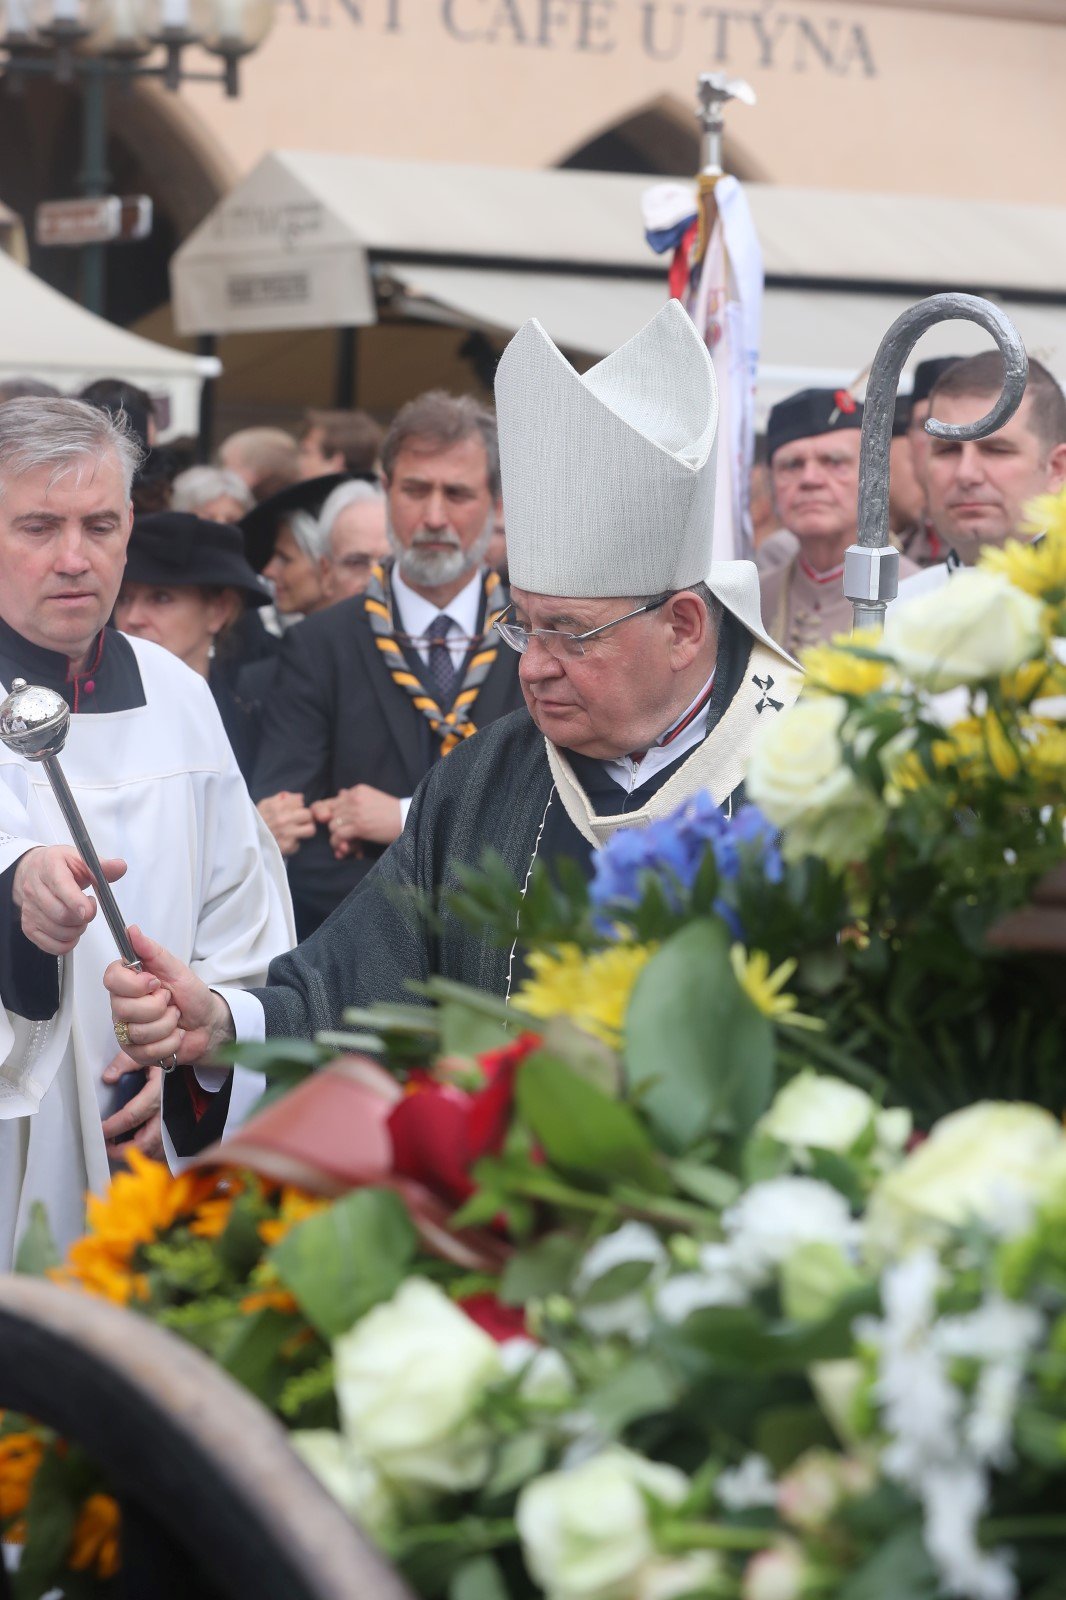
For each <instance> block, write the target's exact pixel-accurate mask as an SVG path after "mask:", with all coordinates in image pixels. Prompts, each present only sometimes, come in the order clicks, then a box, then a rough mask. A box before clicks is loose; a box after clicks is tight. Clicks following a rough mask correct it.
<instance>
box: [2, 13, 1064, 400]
mask: <svg viewBox="0 0 1066 1600" xmlns="http://www.w3.org/2000/svg"><path fill="white" fill-rule="evenodd" d="M189 64H190V65H194V63H193V62H192V61H191V60H190V63H189ZM195 65H202V66H207V65H209V62H208V58H206V57H204V58H203V61H202V62H197V63H195ZM708 70H718V71H724V72H727V73H729V74H731V75H734V76H738V77H742V78H745V79H746V80H747V81H748V82H749V83H750V84H751V86H752V87H753V88H754V90H755V92H756V95H757V97H758V103H757V105H756V106H754V107H748V106H744V105H733V106H731V107H730V108H729V115H728V123H727V135H726V141H725V154H726V161H725V164H726V166H727V169H729V170H731V171H733V172H735V173H737V174H738V175H739V176H740V177H741V178H744V179H747V180H750V181H752V182H753V183H757V184H765V185H775V186H781V187H784V188H790V187H796V188H817V189H830V190H838V191H859V192H862V193H865V194H885V195H914V196H924V197H945V198H953V199H956V200H974V201H984V202H987V201H1004V202H1008V201H1009V202H1021V203H1028V204H1035V205H1042V206H1060V205H1063V204H1064V203H1066V195H1064V184H1063V178H1062V163H1061V151H1062V149H1063V147H1064V144H1066V96H1064V95H1063V93H1062V84H1063V83H1064V82H1066V0H910V3H907V0H900V3H895V4H893V3H888V0H852V3H848V4H837V3H835V0H277V19H276V23H275V26H274V28H273V31H272V33H271V34H270V36H269V38H268V39H267V41H266V43H265V44H264V45H263V46H262V47H261V48H260V49H259V50H258V51H257V52H256V53H255V54H254V55H253V56H252V57H250V58H249V59H248V60H247V61H246V62H245V63H244V64H243V67H242V75H241V92H240V95H239V97H237V98H236V99H226V98H225V97H224V96H223V94H222V92H221V90H220V88H218V87H217V86H215V85H211V84H199V83H192V84H186V85H185V86H183V88H182V90H181V92H180V93H179V94H176V95H174V94H168V93H166V92H165V91H164V90H163V89H162V88H159V87H157V86H156V85H154V84H151V85H148V86H144V85H140V86H138V87H137V88H136V89H135V90H134V91H133V92H132V93H131V94H127V95H123V96H119V95H114V96H113V97H112V99H111V103H110V108H109V144H108V157H109V164H110V166H111V168H112V174H113V183H114V188H115V190H116V191H117V192H122V193H135V192H143V193H146V194H149V195H151V197H152V198H153V201H154V203H155V210H156V226H155V230H154V233H153V236H152V238H151V239H149V240H147V241H145V242H144V243H143V244H137V245H127V246H119V247H114V248H112V249H110V250H109V252H108V256H109V262H108V282H109V297H108V314H109V315H110V316H111V317H112V318H113V319H114V320H116V321H121V322H124V323H132V324H134V325H136V326H137V327H139V328H141V329H142V330H143V331H145V332H148V333H151V334H153V335H154V336H156V337H162V338H164V339H173V338H174V333H173V325H172V322H171V320H170V316H169V310H168V308H167V305H166V302H167V300H168V293H169V291H168V280H167V269H168V265H169V263H170V260H171V258H172V256H173V253H174V251H175V249H176V248H177V247H178V246H179V245H180V244H181V242H182V240H184V239H185V238H186V237H187V236H188V235H189V234H190V232H191V231H192V230H193V229H194V228H196V227H197V225H198V224H199V223H200V222H201V221H202V219H203V218H204V217H205V216H206V215H207V214H208V213H209V212H210V211H211V209H212V207H214V206H215V205H216V204H217V203H218V202H219V201H220V200H221V199H222V197H223V196H224V195H226V194H227V193H229V192H230V191H231V190H232V188H233V187H234V186H235V185H236V184H237V183H238V182H240V181H241V180H242V179H243V178H244V177H245V176H246V175H247V174H248V173H249V172H250V171H251V170H252V169H253V168H254V167H255V166H256V165H257V163H259V162H260V161H261V160H262V159H263V157H265V156H266V155H268V154H269V153H270V152H271V151H276V150H291V151H309V152H322V153H333V154H349V155H357V156H364V157H388V158H392V159H398V160H404V161H411V162H420V163H425V162H430V163H432V162H444V163H475V164H481V165H492V166H498V167H512V168H523V169H537V168H550V167H574V168H591V169H598V170H603V171H609V172H611V171H613V172H630V173H645V174H688V173H691V172H692V171H693V170H694V169H695V167H696V165H697V161H698V149H699V145H698V137H697V130H696V119H695V112H694V98H695V96H694V91H695V80H696V77H697V75H698V73H700V72H701V71H708ZM77 112H78V108H77V100H76V91H75V90H73V89H72V88H64V87H61V86H57V85H52V84H45V83H39V84H38V83H33V84H30V85H29V86H28V90H27V92H26V93H24V94H23V95H21V96H19V97H15V96H10V95H0V201H3V202H6V204H7V205H8V206H10V207H11V208H12V209H13V210H14V211H16V212H17V213H19V214H20V215H21V216H22V217H23V218H24V219H27V220H28V219H29V218H30V217H31V215H32V211H33V207H34V206H35V204H36V203H37V202H38V201H39V200H42V199H46V198H56V197H59V196H62V195H64V194H72V193H75V192H76V174H77V151H78V136H77ZM417 203H418V197H417V195H414V196H412V205H414V206H417ZM634 230H635V232H636V233H637V234H638V235H639V218H636V217H635V218H634ZM975 254H976V252H975ZM33 265H34V268H35V270H36V271H37V272H39V273H40V274H41V275H42V276H44V277H46V278H48V279H49V280H50V281H51V282H52V283H54V284H55V285H56V286H57V287H60V288H63V289H65V290H66V291H67V292H71V293H73V292H75V291H76V284H77V277H76V261H75V260H74V258H73V256H72V253H71V252H65V253H63V252H59V251H54V250H53V251H41V250H37V249H35V250H34V251H33ZM1056 271H1057V269H1054V270H1052V271H1051V278H1052V281H1053V282H1061V284H1062V287H1063V299H1064V301H1066V261H1063V263H1062V270H1061V275H1060V276H1059V277H1057V278H1056V276H1055V272H1056ZM971 281H972V282H976V283H980V282H985V281H987V280H986V279H985V278H984V276H983V274H982V272H981V269H980V262H976V261H975V271H974V274H973V277H972V280H971ZM467 332H468V330H467ZM421 337H422V345H421V347H420V348H421V350H422V352H423V354H424V355H425V357H426V360H425V361H423V360H422V358H421V356H416V357H415V358H412V354H411V347H410V343H409V341H408V340H406V339H405V338H403V337H401V335H400V332H399V331H398V330H397V329H396V328H395V327H390V326H388V325H387V322H386V324H385V325H383V326H380V327H374V328H370V329H367V330H365V331H364V332H363V334H361V336H360V352H359V363H358V373H357V376H356V392H357V393H358V395H359V398H360V399H362V400H364V401H366V402H367V403H371V404H375V405H376V406H377V407H378V409H388V408H389V407H390V406H391V405H393V404H395V403H396V402H397V399H398V398H402V397H403V392H404V390H405V388H407V387H408V386H409V385H410V384H412V383H417V382H419V381H421V374H422V373H423V372H424V371H425V370H430V371H431V372H433V373H434V374H435V375H437V376H438V377H439V380H440V381H444V382H448V383H452V384H454V385H456V386H459V385H462V384H463V383H466V384H468V385H471V384H472V385H473V386H479V385H480V386H483V385H481V381H480V379H479V378H478V376H477V373H478V362H477V361H476V360H473V359H472V358H471V357H470V354H469V351H468V352H467V354H466V356H465V357H464V356H461V351H462V349H463V346H464V342H465V340H466V338H467V333H465V332H464V331H463V330H458V331H456V330H455V329H449V328H440V327H438V328H432V329H429V328H427V329H425V330H424V331H423V333H422V335H421ZM335 345H336V341H335V340H334V338H333V333H332V331H331V330H329V329H322V330H307V329H304V330H302V331H300V332H296V333H293V334H290V335H284V334H281V333H274V334H270V335H268V336H266V339H265V341H264V340H263V339H261V338H260V339H254V338H252V337H251V336H245V335H240V334H239V335H234V336H231V337H230V338H228V339H226V340H224V341H223V343H222V346H221V348H220V350H219V353H220V355H221V356H222V359H223V363H224V366H225V369H226V376H225V378H224V380H223V384H222V389H221V400H222V404H223V407H224V410H225V411H226V414H227V418H228V417H229V416H230V415H231V416H232V417H233V418H234V419H238V420H253V419H256V418H262V419H264V420H265V419H267V418H268V417H274V416H281V415H282V414H283V413H284V412H285V410H286V408H287V407H291V406H292V405H297V406H298V405H302V404H314V403H318V404H320V403H324V402H328V401H329V400H330V398H331V395H332V393H333V392H334V390H335V387H336V385H335V371H336V361H337V350H336V348H335ZM870 353H871V354H872V351H871V352H870ZM475 354H476V352H475ZM489 354H490V355H491V351H490V352H489ZM427 363H428V368H427ZM481 365H482V368H484V361H482V363H481ZM227 408H228V409H227Z"/></svg>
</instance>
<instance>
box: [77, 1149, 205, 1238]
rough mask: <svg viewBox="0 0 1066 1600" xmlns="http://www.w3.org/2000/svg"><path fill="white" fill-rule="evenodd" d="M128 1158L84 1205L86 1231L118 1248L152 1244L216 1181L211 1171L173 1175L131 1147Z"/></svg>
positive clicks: (189, 1211) (190, 1211)
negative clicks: (122, 1168)
mask: <svg viewBox="0 0 1066 1600" xmlns="http://www.w3.org/2000/svg"><path fill="white" fill-rule="evenodd" d="M129 1163H130V1171H129V1172H120V1173H118V1174H117V1176H116V1177H115V1178H113V1179H112V1182H111V1184H110V1187H109V1188H108V1190H107V1192H106V1193H105V1194H102V1195H90V1196H89V1200H88V1204H87V1206H86V1213H87V1216H88V1222H89V1231H90V1233H92V1234H95V1235H96V1237H97V1238H99V1239H103V1240H106V1241H107V1242H108V1243H109V1244H112V1245H115V1246H117V1247H118V1248H120V1249H123V1248H127V1249H129V1250H131V1251H132V1250H134V1249H136V1247H137V1246H138V1245H142V1244H151V1243H152V1242H153V1240H155V1239H157V1238H158V1237H159V1235H160V1234H162V1233H166V1232H167V1231H168V1229H170V1228H172V1227H173V1226H174V1224H175V1223H176V1222H178V1221H179V1220H180V1219H181V1218H183V1217H189V1216H192V1214H193V1212H195V1211H196V1209H197V1207H198V1206H199V1205H201V1204H202V1203H203V1201H204V1200H207V1199H209V1198H210V1197H211V1196H213V1195H214V1194H215V1192H216V1191H217V1189H218V1186H219V1182H220V1179H219V1176H218V1174H217V1173H215V1172H206V1173H205V1172H182V1173H179V1174H178V1175H177V1176H174V1175H173V1174H172V1173H171V1172H170V1171H169V1170H168V1168H167V1167H166V1166H164V1164H163V1163H162V1162H161V1161H151V1160H149V1158H148V1157H147V1156H145V1155H142V1154H141V1152H140V1151H139V1150H136V1149H133V1150H131V1151H130V1152H129Z"/></svg>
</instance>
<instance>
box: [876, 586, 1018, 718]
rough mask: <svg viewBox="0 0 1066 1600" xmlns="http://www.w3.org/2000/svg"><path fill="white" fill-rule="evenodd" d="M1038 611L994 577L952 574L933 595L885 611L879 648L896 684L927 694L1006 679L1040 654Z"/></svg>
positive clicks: (1011, 587)
mask: <svg viewBox="0 0 1066 1600" xmlns="http://www.w3.org/2000/svg"><path fill="white" fill-rule="evenodd" d="M1042 618H1043V607H1042V605H1041V603H1040V601H1039V600H1037V599H1036V598H1035V597H1034V596H1033V595H1030V594H1026V593H1025V592H1024V591H1023V590H1021V589H1016V588H1015V587H1014V585H1013V584H1012V583H1010V582H1009V581H1008V579H1006V578H1004V577H1001V576H1000V575H999V574H998V573H994V572H985V571H984V570H983V569H981V568H979V567H975V568H973V569H972V570H969V571H966V572H958V573H956V574H955V576H954V578H952V580H951V582H950V583H949V584H947V585H946V587H945V588H943V589H938V590H937V591H936V592H935V594H927V595H922V596H921V598H920V599H918V600H912V601H909V602H908V604H907V605H905V606H899V607H896V606H889V608H888V618H887V621H886V624H885V643H886V645H887V646H888V650H889V652H890V654H891V656H892V659H893V660H894V661H895V662H896V664H897V665H898V667H899V668H900V671H901V672H902V674H903V676H904V677H906V678H909V679H910V680H911V681H912V682H913V683H916V684H920V685H922V686H923V687H925V688H928V689H932V690H934V691H941V690H944V689H955V688H959V687H961V686H963V685H965V684H974V683H980V682H981V681H982V679H985V678H997V677H999V676H1000V674H1001V673H1004V672H1013V671H1014V669H1015V668H1016V667H1020V666H1021V664H1022V662H1023V661H1029V660H1030V659H1031V658H1032V657H1033V656H1036V655H1040V654H1041V653H1042V652H1043V649H1044V631H1043V627H1042V625H1041V623H1042Z"/></svg>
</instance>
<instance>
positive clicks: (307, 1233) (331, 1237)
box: [268, 1189, 415, 1339]
mask: <svg viewBox="0 0 1066 1600" xmlns="http://www.w3.org/2000/svg"><path fill="white" fill-rule="evenodd" d="M414 1252H415V1231H414V1228H413V1227H412V1226H411V1221H410V1218H409V1217H408V1215H407V1212H406V1210H405V1209H404V1206H403V1203H402V1201H401V1200H400V1199H399V1198H398V1196H396V1195H395V1194H393V1193H391V1191H389V1190H386V1189H357V1190H355V1192H354V1193H352V1194H349V1195H345V1196H344V1198H343V1199H342V1200H338V1201H337V1203H336V1204H335V1205H332V1206H330V1207H329V1209H328V1210H326V1211H320V1212H318V1213H317V1214H316V1215H315V1216H312V1217H309V1218H308V1219H307V1220H306V1221H305V1222H301V1223H299V1224H298V1225H297V1226H296V1227H294V1228H292V1229H290V1231H289V1232H288V1233H287V1234H286V1235H285V1237H284V1239H282V1240H281V1242H280V1243H279V1244H276V1245H275V1246H274V1248H273V1250H271V1252H270V1255H269V1257H268V1260H269V1261H270V1263H271V1265H272V1266H273V1268H274V1270H275V1271H276V1273H277V1275H278V1277H279V1278H280V1279H281V1281H282V1283H284V1284H285V1286H286V1287H287V1288H288V1289H290V1290H291V1291H292V1293H293V1294H294V1295H295V1296H296V1299H297V1301H298V1302H299V1305H300V1308H301V1310H302V1311H303V1312H304V1314H305V1316H306V1317H307V1319H308V1321H309V1322H310V1323H311V1325H312V1327H314V1328H316V1329H317V1330H318V1332H319V1333H320V1334H321V1335H322V1336H323V1338H325V1339H332V1338H335V1337H336V1335H337V1334H339V1333H344V1332H345V1331H346V1330H347V1329H348V1328H350V1327H351V1326H352V1324H353V1323H354V1322H356V1321H357V1320H358V1319H359V1318H360V1317H361V1316H362V1315H363V1314H364V1312H366V1311H369V1310H370V1308H371V1306H375V1305H377V1304H378V1303H379V1302H380V1301H382V1300H387V1299H389V1297H390V1296H391V1295H392V1294H394V1293H395V1291H396V1290H397V1289H398V1288H399V1286H400V1284H401V1283H402V1281H403V1279H404V1278H405V1277H406V1275H407V1272H408V1269H409V1267H410V1263H411V1260H412V1257H413V1256H414Z"/></svg>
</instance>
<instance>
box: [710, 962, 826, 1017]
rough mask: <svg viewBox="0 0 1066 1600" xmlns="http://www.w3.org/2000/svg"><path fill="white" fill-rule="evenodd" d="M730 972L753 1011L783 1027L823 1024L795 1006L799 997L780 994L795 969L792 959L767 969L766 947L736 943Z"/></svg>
mask: <svg viewBox="0 0 1066 1600" xmlns="http://www.w3.org/2000/svg"><path fill="white" fill-rule="evenodd" d="M729 961H730V965H731V966H732V968H733V976H734V977H735V978H736V980H737V983H738V984H739V985H740V987H741V988H742V989H743V991H744V993H745V994H746V995H747V997H748V999H749V1000H750V1001H751V1003H752V1005H753V1006H754V1007H755V1009H756V1011H761V1012H762V1014H763V1016H764V1017H769V1018H770V1021H771V1022H776V1023H778V1024H779V1026H781V1027H782V1028H809V1029H813V1030H817V1029H819V1028H824V1027H825V1023H824V1022H822V1021H820V1020H819V1018H817V1017H807V1016H804V1015H803V1014H802V1012H799V1011H797V1010H796V1007H797V1005H798V1004H799V1001H798V1000H797V999H796V996H795V995H794V994H782V992H781V991H782V990H783V989H784V987H785V984H786V983H787V982H788V980H789V978H791V976H792V974H793V973H794V972H795V970H796V966H797V963H796V961H795V960H793V959H790V960H788V961H782V963H781V965H780V966H779V967H775V968H774V970H773V972H771V971H770V957H769V956H768V955H767V954H766V951H765V950H745V948H744V946H743V945H742V944H735V945H733V946H732V948H731V949H730V952H729Z"/></svg>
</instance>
